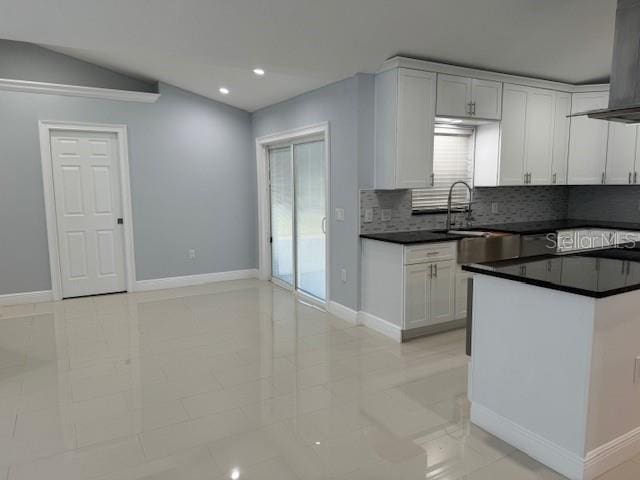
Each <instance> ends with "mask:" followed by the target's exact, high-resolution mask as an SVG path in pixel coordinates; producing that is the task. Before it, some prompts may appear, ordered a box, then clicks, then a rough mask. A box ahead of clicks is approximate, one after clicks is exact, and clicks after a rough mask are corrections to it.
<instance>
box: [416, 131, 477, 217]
mask: <svg viewBox="0 0 640 480" xmlns="http://www.w3.org/2000/svg"><path fill="white" fill-rule="evenodd" d="M458 180H464V181H465V182H467V183H468V184H469V185H471V186H473V129H471V128H464V127H448V126H447V127H436V128H435V132H434V141H433V186H432V187H431V188H418V189H414V190H412V197H411V204H412V208H413V210H414V211H429V210H442V209H443V208H447V198H448V196H449V189H450V188H451V185H452V184H453V182H456V181H458ZM468 201H469V192H468V191H467V189H466V188H464V185H462V186H460V188H458V187H456V189H455V190H454V192H453V197H452V202H451V204H452V206H454V207H455V208H456V209H460V208H464V207H465V206H466V203H467V202H468Z"/></svg>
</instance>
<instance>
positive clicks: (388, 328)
mask: <svg viewBox="0 0 640 480" xmlns="http://www.w3.org/2000/svg"><path fill="white" fill-rule="evenodd" d="M358 323H359V324H361V325H364V326H365V327H369V328H371V329H373V330H375V331H376V332H378V333H381V334H382V335H384V336H385V337H389V338H391V339H393V340H395V341H396V342H398V343H400V342H402V329H401V328H400V327H399V326H397V325H394V324H393V323H391V322H388V321H386V320H383V319H382V318H380V317H376V316H375V315H371V314H370V313H367V312H363V311H360V312H358Z"/></svg>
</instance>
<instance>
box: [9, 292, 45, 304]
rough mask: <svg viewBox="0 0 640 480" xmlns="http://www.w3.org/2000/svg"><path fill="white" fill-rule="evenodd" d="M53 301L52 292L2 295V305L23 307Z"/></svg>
mask: <svg viewBox="0 0 640 480" xmlns="http://www.w3.org/2000/svg"><path fill="white" fill-rule="evenodd" d="M51 300H53V293H52V292H51V290H42V291H38V292H23V293H9V294H6V295H0V305H22V304H25V303H40V302H50V301H51Z"/></svg>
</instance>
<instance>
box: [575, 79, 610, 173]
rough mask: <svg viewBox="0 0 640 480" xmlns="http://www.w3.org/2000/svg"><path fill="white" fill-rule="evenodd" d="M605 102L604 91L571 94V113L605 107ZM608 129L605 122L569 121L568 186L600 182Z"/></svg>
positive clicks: (583, 116)
mask: <svg viewBox="0 0 640 480" xmlns="http://www.w3.org/2000/svg"><path fill="white" fill-rule="evenodd" d="M608 99H609V94H608V93H606V92H595V93H574V94H573V97H572V99H571V113H572V114H575V113H582V112H587V111H589V110H597V109H600V108H606V106H607V103H608ZM608 128H609V125H608V123H607V122H605V121H603V120H593V119H591V118H589V117H587V116H586V115H581V116H577V117H572V118H571V128H570V134H569V167H568V179H567V182H568V183H569V184H570V185H580V184H586V185H588V184H599V183H602V177H603V175H604V173H605V163H606V158H607V135H608Z"/></svg>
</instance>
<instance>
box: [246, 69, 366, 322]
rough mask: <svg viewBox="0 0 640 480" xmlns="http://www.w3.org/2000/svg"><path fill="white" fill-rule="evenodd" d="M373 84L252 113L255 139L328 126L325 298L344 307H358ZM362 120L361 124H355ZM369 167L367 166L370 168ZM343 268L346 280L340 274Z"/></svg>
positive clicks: (360, 80)
mask: <svg viewBox="0 0 640 480" xmlns="http://www.w3.org/2000/svg"><path fill="white" fill-rule="evenodd" d="M372 108H373V79H372V77H371V76H370V75H362V74H359V75H356V76H355V77H352V78H348V79H346V80H342V81H340V82H337V83H334V84H331V85H328V86H326V87H323V88H321V89H319V90H315V91H312V92H309V93H305V94H303V95H300V96H298V97H296V98H293V99H290V100H287V101H285V102H282V103H279V104H276V105H272V106H270V107H266V108H264V109H262V110H259V111H257V112H254V114H253V134H254V137H261V136H264V135H268V134H271V133H277V132H283V131H286V130H291V129H293V128H298V127H303V126H307V125H312V124H316V123H320V122H325V121H326V122H329V132H330V133H329V135H330V150H331V151H330V163H331V165H330V171H331V180H330V188H331V190H330V199H329V200H330V212H329V213H330V215H329V218H330V221H331V225H330V228H331V239H330V244H329V254H330V270H331V279H330V283H331V286H330V287H331V291H330V295H329V298H330V300H332V301H335V302H338V303H341V304H343V305H345V306H347V307H349V308H353V309H357V308H358V307H359V257H360V241H359V238H358V229H359V217H360V215H359V213H358V202H359V199H358V189H357V188H356V187H357V185H358V184H359V183H360V182H361V181H362V182H367V181H371V180H370V179H369V178H368V176H369V175H371V173H372V170H370V172H371V173H367V172H366V164H367V163H368V162H371V161H372V157H373V156H372V148H373V142H372V138H373V117H372ZM361 119H364V120H366V121H363V122H360V121H359V120H361ZM371 165H372V164H371ZM371 178H372V177H371ZM335 208H344V210H345V220H344V222H338V221H336V220H335V216H334V214H333V212H334V211H335ZM342 268H345V269H347V281H346V283H343V282H342V281H341V279H340V270H341V269H342Z"/></svg>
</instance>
